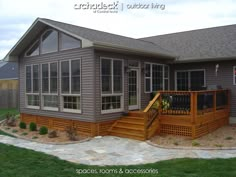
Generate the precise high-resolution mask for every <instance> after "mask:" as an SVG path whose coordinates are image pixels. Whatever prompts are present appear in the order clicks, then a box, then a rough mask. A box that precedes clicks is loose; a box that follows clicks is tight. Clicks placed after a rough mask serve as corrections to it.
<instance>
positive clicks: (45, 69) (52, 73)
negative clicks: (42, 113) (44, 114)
mask: <svg viewBox="0 0 236 177" xmlns="http://www.w3.org/2000/svg"><path fill="white" fill-rule="evenodd" d="M57 68H58V67H57V62H55V63H46V64H42V107H43V109H45V110H58V94H57V85H58V84H57V80H58V71H57V70H58V69H57Z"/></svg>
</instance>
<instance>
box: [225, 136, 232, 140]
mask: <svg viewBox="0 0 236 177" xmlns="http://www.w3.org/2000/svg"><path fill="white" fill-rule="evenodd" d="M232 139H234V138H233V137H231V136H228V137H226V138H225V140H232Z"/></svg>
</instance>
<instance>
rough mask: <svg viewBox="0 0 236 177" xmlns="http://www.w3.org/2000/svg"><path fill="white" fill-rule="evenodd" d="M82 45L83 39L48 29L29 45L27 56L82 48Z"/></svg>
mask: <svg viewBox="0 0 236 177" xmlns="http://www.w3.org/2000/svg"><path fill="white" fill-rule="evenodd" d="M59 36H60V38H59ZM59 46H60V47H59ZM81 46H82V43H81V40H79V39H75V38H73V37H70V36H68V35H66V34H63V33H59V32H57V31H56V30H53V29H48V30H46V31H45V32H44V33H43V34H42V35H41V36H40V37H39V38H38V39H37V40H36V41H35V43H33V44H32V45H31V46H30V47H29V49H28V50H27V51H26V52H25V56H26V57H31V56H37V55H40V54H46V53H51V52H57V51H58V50H60V51H62V50H68V49H74V48H81Z"/></svg>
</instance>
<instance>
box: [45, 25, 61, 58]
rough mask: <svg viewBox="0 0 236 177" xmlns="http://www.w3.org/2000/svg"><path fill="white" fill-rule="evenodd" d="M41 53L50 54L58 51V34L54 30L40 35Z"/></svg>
mask: <svg viewBox="0 0 236 177" xmlns="http://www.w3.org/2000/svg"><path fill="white" fill-rule="evenodd" d="M41 40H42V45H41V53H42V54H44V53H51V52H56V51H58V32H57V31H55V30H47V31H46V32H45V33H44V34H43V35H42V39H41Z"/></svg>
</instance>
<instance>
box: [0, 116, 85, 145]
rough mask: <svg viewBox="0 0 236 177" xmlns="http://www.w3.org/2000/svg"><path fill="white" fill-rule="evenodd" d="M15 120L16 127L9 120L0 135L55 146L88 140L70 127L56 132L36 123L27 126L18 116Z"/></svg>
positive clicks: (3, 124)
mask: <svg viewBox="0 0 236 177" xmlns="http://www.w3.org/2000/svg"><path fill="white" fill-rule="evenodd" d="M14 119H16V120H15V122H14V125H8V124H7V120H5V121H3V122H2V123H1V124H0V134H2V135H10V136H13V137H18V138H22V139H27V140H31V141H36V142H41V143H53V144H65V143H74V142H78V141H83V140H87V139H88V137H87V136H84V135H79V134H77V132H76V131H75V130H73V128H72V127H68V129H67V131H59V130H57V131H55V130H50V129H48V128H47V127H43V128H42V127H40V126H37V125H36V124H35V123H31V125H30V124H28V125H26V124H25V123H24V122H20V119H19V118H18V117H17V116H16V118H14ZM20 124H21V125H20ZM32 127H33V128H32ZM42 129H43V130H42ZM1 132H2V133H1Z"/></svg>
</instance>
